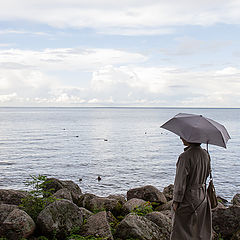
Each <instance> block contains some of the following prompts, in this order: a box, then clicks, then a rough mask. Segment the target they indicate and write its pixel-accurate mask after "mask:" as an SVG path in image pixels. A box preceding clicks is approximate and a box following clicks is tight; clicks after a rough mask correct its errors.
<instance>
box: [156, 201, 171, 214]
mask: <svg viewBox="0 0 240 240" xmlns="http://www.w3.org/2000/svg"><path fill="white" fill-rule="evenodd" d="M172 203H173V200H170V201H168V202H167V203H164V204H162V205H160V206H158V207H157V208H156V211H159V212H161V211H165V210H171V208H172Z"/></svg>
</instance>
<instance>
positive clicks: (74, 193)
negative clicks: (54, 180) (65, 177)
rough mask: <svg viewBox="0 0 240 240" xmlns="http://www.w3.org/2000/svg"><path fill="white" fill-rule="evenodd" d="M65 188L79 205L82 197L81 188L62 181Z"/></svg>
mask: <svg viewBox="0 0 240 240" xmlns="http://www.w3.org/2000/svg"><path fill="white" fill-rule="evenodd" d="M61 182H62V185H63V187H64V188H67V189H68V190H69V191H70V193H71V195H72V200H73V202H74V203H77V201H78V199H79V197H80V196H81V195H82V191H81V189H80V187H79V186H78V185H77V184H76V183H75V182H73V181H61Z"/></svg>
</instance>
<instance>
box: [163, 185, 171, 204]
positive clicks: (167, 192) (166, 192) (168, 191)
mask: <svg viewBox="0 0 240 240" xmlns="http://www.w3.org/2000/svg"><path fill="white" fill-rule="evenodd" d="M173 189H174V185H173V184H170V185H168V186H167V187H165V188H164V189H163V194H164V195H165V197H166V199H167V200H168V201H170V200H172V199H173Z"/></svg>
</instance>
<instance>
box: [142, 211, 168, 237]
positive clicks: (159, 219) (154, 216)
mask: <svg viewBox="0 0 240 240" xmlns="http://www.w3.org/2000/svg"><path fill="white" fill-rule="evenodd" d="M145 217H146V218H147V219H149V220H151V221H152V222H154V223H156V224H157V225H158V227H159V228H160V230H161V233H162V234H163V235H164V238H163V239H166V240H167V239H170V234H171V226H172V222H171V219H170V218H169V217H167V216H166V215H164V214H162V213H161V212H151V213H148V214H147V215H145Z"/></svg>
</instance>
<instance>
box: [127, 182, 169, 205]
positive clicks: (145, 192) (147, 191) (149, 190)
mask: <svg viewBox="0 0 240 240" xmlns="http://www.w3.org/2000/svg"><path fill="white" fill-rule="evenodd" d="M132 198H139V199H143V200H145V201H150V202H157V203H166V202H167V199H166V197H165V196H164V194H163V193H162V192H160V191H159V190H158V189H157V188H156V187H154V186H151V185H148V186H144V187H140V188H133V189H130V190H129V191H128V192H127V200H130V199H132Z"/></svg>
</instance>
